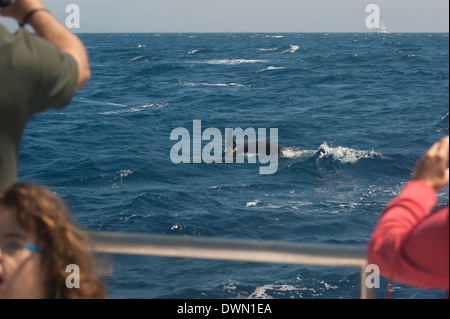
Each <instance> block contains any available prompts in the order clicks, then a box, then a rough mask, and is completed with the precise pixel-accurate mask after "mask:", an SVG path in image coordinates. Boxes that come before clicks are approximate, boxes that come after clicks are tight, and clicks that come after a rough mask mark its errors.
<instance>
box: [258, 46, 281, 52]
mask: <svg viewBox="0 0 450 319" xmlns="http://www.w3.org/2000/svg"><path fill="white" fill-rule="evenodd" d="M276 50H278V47H277V48H268V49H265V48H261V49H258V51H262V52H274V51H276Z"/></svg>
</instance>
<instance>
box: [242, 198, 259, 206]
mask: <svg viewBox="0 0 450 319" xmlns="http://www.w3.org/2000/svg"><path fill="white" fill-rule="evenodd" d="M259 203H260V200H258V199H257V200H255V201H254V202H248V203H247V205H246V206H245V207H252V206H257V205H258V204H259Z"/></svg>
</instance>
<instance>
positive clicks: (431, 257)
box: [367, 181, 449, 290]
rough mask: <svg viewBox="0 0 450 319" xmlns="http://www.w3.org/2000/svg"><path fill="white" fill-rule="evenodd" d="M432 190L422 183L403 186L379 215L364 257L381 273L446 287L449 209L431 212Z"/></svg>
mask: <svg viewBox="0 0 450 319" xmlns="http://www.w3.org/2000/svg"><path fill="white" fill-rule="evenodd" d="M435 205H436V194H435V191H434V189H433V188H432V187H430V186H429V185H427V184H426V183H423V182H419V181H413V182H410V183H409V184H407V185H406V186H405V188H404V189H403V191H402V193H401V194H400V196H398V197H397V198H395V199H394V200H393V201H392V202H391V203H390V204H389V205H388V206H387V207H386V210H385V212H384V213H383V215H382V216H381V218H380V220H379V222H378V224H377V226H376V228H375V230H374V232H373V234H372V238H371V239H370V241H369V245H368V250H367V260H368V263H369V264H375V265H377V266H378V267H379V268H380V272H381V274H382V275H384V276H386V277H388V278H390V279H393V280H396V281H399V282H402V283H404V284H407V285H411V286H416V287H421V288H436V289H447V290H448V289H449V235H448V233H449V210H448V207H446V208H444V209H442V210H440V211H438V212H436V213H434V214H431V212H432V210H433V209H434V207H435Z"/></svg>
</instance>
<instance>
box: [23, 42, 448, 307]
mask: <svg viewBox="0 0 450 319" xmlns="http://www.w3.org/2000/svg"><path fill="white" fill-rule="evenodd" d="M80 37H81V39H82V40H83V42H84V43H85V45H86V47H87V49H88V52H89V56H90V63H91V69H92V79H91V81H90V82H89V84H88V85H87V86H86V87H85V88H84V89H83V90H82V91H80V92H78V93H77V94H76V96H75V97H74V99H73V101H72V103H71V104H70V105H69V106H68V107H67V108H66V109H64V110H58V111H48V112H45V113H42V114H38V115H37V116H35V117H34V118H33V120H32V121H31V122H30V123H29V125H28V127H27V130H26V133H25V136H24V139H23V143H22V149H21V156H20V168H19V170H20V171H19V178H20V179H21V180H26V181H30V182H34V183H39V184H42V185H45V186H47V187H49V188H50V189H52V190H53V191H54V192H56V193H57V194H58V195H59V196H60V197H61V198H62V199H64V200H65V201H66V203H67V204H68V205H69V207H70V209H71V214H72V217H73V219H74V221H75V222H76V223H77V225H79V226H80V227H82V228H83V229H85V230H89V231H105V232H124V233H139V234H155V235H161V234H168V235H179V236H199V237H214V238H236V239H257V240H279V241H287V242H301V243H323V244H343V245H355V246H365V245H366V244H367V242H368V239H369V237H370V235H371V232H372V230H373V228H374V227H375V224H376V222H377V220H378V218H379V217H380V214H381V212H382V210H383V207H384V206H385V205H386V204H387V203H388V202H389V201H390V200H391V199H393V198H394V197H395V196H396V195H398V194H399V192H400V191H401V189H402V187H403V186H404V185H405V184H406V183H407V182H408V181H409V180H410V177H411V173H412V170H413V168H414V165H415V162H416V161H417V160H418V159H419V158H420V156H421V155H422V154H423V153H424V152H425V151H426V150H427V149H428V148H429V147H430V146H431V145H432V144H433V143H434V142H435V141H437V140H439V139H440V138H442V137H444V136H445V135H448V133H449V39H448V34H362V33H359V34H350V33H346V34H335V33H330V34H294V33H290V34H82V35H80ZM194 120H200V121H201V124H202V128H201V130H202V132H203V131H204V130H206V129H208V128H216V129H217V130H218V131H220V132H221V133H222V134H223V137H224V139H225V129H226V128H242V129H244V130H245V129H247V128H254V129H256V130H257V129H258V128H266V129H267V132H268V133H269V129H270V128H277V129H278V143H279V144H280V145H281V146H282V147H283V148H284V150H285V151H284V156H283V157H282V158H280V159H279V162H278V169H277V171H276V173H275V174H271V175H261V174H260V170H259V169H260V167H261V166H266V165H263V164H258V163H256V164H250V163H247V162H246V163H244V164H219V163H212V164H207V163H205V162H204V161H202V162H201V163H182V164H175V163H174V162H173V161H172V159H171V156H170V154H171V150H172V148H173V147H174V145H175V144H176V143H177V141H176V140H171V139H170V135H171V132H172V131H173V130H174V129H176V128H184V129H186V130H187V131H188V132H190V134H191V136H190V137H191V139H194V138H195V136H194V134H193V123H194ZM206 144H208V141H207V140H206V141H203V142H202V147H205V146H206ZM321 152H323V153H325V152H326V153H327V154H328V156H327V157H323V158H320V153H321ZM190 156H191V157H192V156H193V154H190ZM247 160H248V159H247ZM448 198H449V194H448V188H446V190H445V191H444V192H443V193H442V194H440V195H439V198H438V199H439V205H446V204H448ZM106 257H107V261H108V263H110V265H111V268H112V273H111V274H109V275H107V276H105V280H106V282H107V286H108V291H109V296H110V298H205V299H206V298H207V299H209V298H225V299H226V298H278V299H279V298H283V299H291V298H296V299H301V298H305V299H312V298H314V299H320V298H327V299H339V298H345V299H347V298H358V297H359V270H358V269H351V268H334V267H313V266H295V265H294V266H293V265H279V264H255V263H245V262H228V261H212V260H190V259H176V258H160V257H157V258H155V257H145V256H123V255H116V256H106ZM386 287H387V280H385V279H384V278H383V279H382V282H381V288H380V289H378V290H377V292H376V297H377V298H384V297H385V294H386ZM393 297H394V298H444V297H445V295H444V293H443V292H442V291H438V290H421V289H416V288H411V287H407V286H404V285H401V284H398V283H395V285H394V294H393Z"/></svg>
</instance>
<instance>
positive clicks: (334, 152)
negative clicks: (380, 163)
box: [319, 143, 387, 164]
mask: <svg viewBox="0 0 450 319" xmlns="http://www.w3.org/2000/svg"><path fill="white" fill-rule="evenodd" d="M321 150H323V151H325V152H327V153H328V156H332V157H333V159H334V160H337V161H339V162H341V163H344V164H345V163H350V164H354V163H356V162H358V161H359V160H361V159H365V158H369V159H376V158H378V159H387V157H385V156H384V155H383V154H380V153H377V152H375V151H373V150H372V151H360V150H356V149H353V148H347V147H343V146H338V147H330V146H328V144H327V143H323V144H322V145H321V146H320V147H319V151H321Z"/></svg>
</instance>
